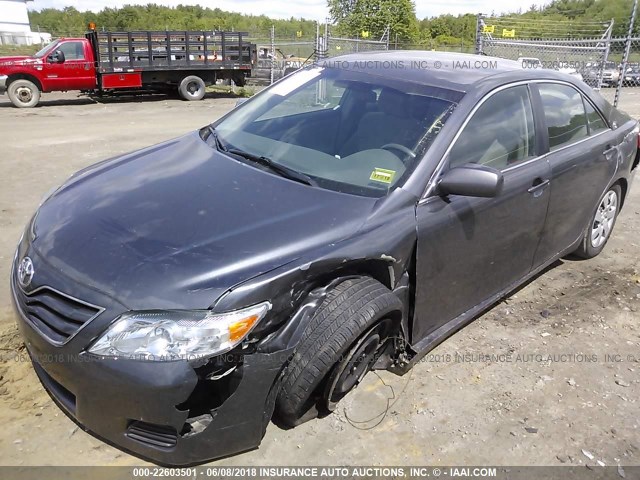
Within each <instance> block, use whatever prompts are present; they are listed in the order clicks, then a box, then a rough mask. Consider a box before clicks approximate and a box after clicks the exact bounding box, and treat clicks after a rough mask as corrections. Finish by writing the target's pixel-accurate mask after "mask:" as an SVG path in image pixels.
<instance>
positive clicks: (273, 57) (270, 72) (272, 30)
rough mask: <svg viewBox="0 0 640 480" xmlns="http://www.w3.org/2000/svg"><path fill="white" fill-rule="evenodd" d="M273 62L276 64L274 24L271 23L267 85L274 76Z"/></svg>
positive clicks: (271, 81)
mask: <svg viewBox="0 0 640 480" xmlns="http://www.w3.org/2000/svg"><path fill="white" fill-rule="evenodd" d="M275 64H276V26H275V25H271V67H270V68H269V74H270V77H269V85H272V84H273V80H274V77H275V72H274V69H275Z"/></svg>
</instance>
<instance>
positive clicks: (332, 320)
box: [276, 278, 402, 426]
mask: <svg viewBox="0 0 640 480" xmlns="http://www.w3.org/2000/svg"><path fill="white" fill-rule="evenodd" d="M401 311H402V304H401V302H400V300H399V299H398V297H396V296H395V295H394V294H393V293H391V291H389V289H387V288H386V287H385V286H384V285H382V284H381V283H379V282H377V281H376V280H373V279H372V278H356V279H349V280H345V281H344V282H342V283H340V284H338V285H337V286H336V287H335V288H334V289H333V290H331V291H330V292H329V293H328V294H327V297H326V298H325V300H324V302H323V304H322V306H321V307H320V309H319V310H318V311H317V312H316V314H315V316H314V317H313V318H312V319H311V321H310V322H309V324H308V325H307V327H306V328H305V330H304V332H303V334H302V337H301V339H300V342H299V343H298V346H297V347H296V350H295V352H294V354H293V357H292V359H291V361H290V362H289V365H288V367H287V370H286V372H285V374H284V377H283V380H282V387H281V389H280V392H279V393H278V398H277V401H276V408H277V416H278V418H279V419H280V421H281V422H282V423H284V424H285V425H288V426H295V425H297V424H299V423H302V421H304V420H306V419H307V418H308V415H305V414H307V413H308V412H314V407H315V409H316V410H315V413H317V412H321V413H328V412H330V411H332V410H333V409H334V408H335V405H336V404H337V403H338V402H339V401H340V400H341V399H342V398H343V397H344V396H345V395H347V394H348V393H349V392H350V391H351V390H353V389H354V388H355V387H356V386H357V385H358V384H359V383H360V381H361V380H362V378H364V376H365V375H366V374H367V372H368V371H369V370H370V369H371V368H372V366H373V365H374V364H375V361H376V360H377V359H378V356H379V355H380V353H381V352H382V351H383V350H384V348H385V347H386V346H387V345H388V343H387V341H388V340H389V339H390V338H391V336H392V333H393V332H394V328H395V325H396V322H394V321H393V320H392V317H393V316H394V315H397V314H399V312H401Z"/></svg>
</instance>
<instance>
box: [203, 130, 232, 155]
mask: <svg viewBox="0 0 640 480" xmlns="http://www.w3.org/2000/svg"><path fill="white" fill-rule="evenodd" d="M208 127H209V133H210V134H211V136H212V137H213V140H214V141H215V142H216V148H217V149H218V150H220V151H221V152H227V151H228V150H227V147H225V145H224V144H223V143H222V140H220V137H219V136H218V132H216V129H215V128H213V127H212V126H211V125H208Z"/></svg>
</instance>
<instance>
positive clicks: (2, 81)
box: [0, 75, 9, 95]
mask: <svg viewBox="0 0 640 480" xmlns="http://www.w3.org/2000/svg"><path fill="white" fill-rule="evenodd" d="M8 79H9V77H8V76H7V75H0V95H2V94H3V93H4V92H6V91H7V80H8Z"/></svg>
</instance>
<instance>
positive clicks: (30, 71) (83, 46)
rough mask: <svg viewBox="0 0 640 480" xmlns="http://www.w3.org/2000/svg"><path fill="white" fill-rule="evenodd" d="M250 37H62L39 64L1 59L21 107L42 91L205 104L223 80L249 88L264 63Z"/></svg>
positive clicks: (3, 83)
mask: <svg viewBox="0 0 640 480" xmlns="http://www.w3.org/2000/svg"><path fill="white" fill-rule="evenodd" d="M246 36H247V34H246V33H242V32H214V31H209V32H206V31H199V32H192V31H166V32H155V31H139V32H97V31H95V30H92V31H89V32H88V33H87V34H86V35H85V37H84V38H61V39H59V40H56V41H54V42H52V43H51V44H49V45H47V46H46V47H44V48H43V49H42V50H40V51H39V52H37V53H36V54H35V55H33V56H31V57H0V94H3V93H5V92H6V93H7V94H8V95H9V99H10V100H11V102H12V103H13V104H14V105H15V106H16V107H20V108H29V107H35V106H36V105H37V104H38V102H39V101H40V94H41V93H42V92H54V91H66V90H81V91H84V92H89V93H104V92H110V91H116V90H119V91H122V90H152V91H163V92H176V91H177V93H178V94H179V95H180V96H181V97H182V98H184V99H185V100H201V99H202V98H203V97H204V94H205V88H206V86H207V85H211V84H213V83H215V82H216V81H217V80H219V79H230V80H233V81H234V83H235V84H236V85H239V86H243V85H244V84H245V81H246V78H247V77H250V76H251V69H252V67H253V66H254V65H255V64H256V61H257V53H256V46H255V45H254V44H251V43H249V42H247V41H245V40H244V38H245V37H246Z"/></svg>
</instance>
